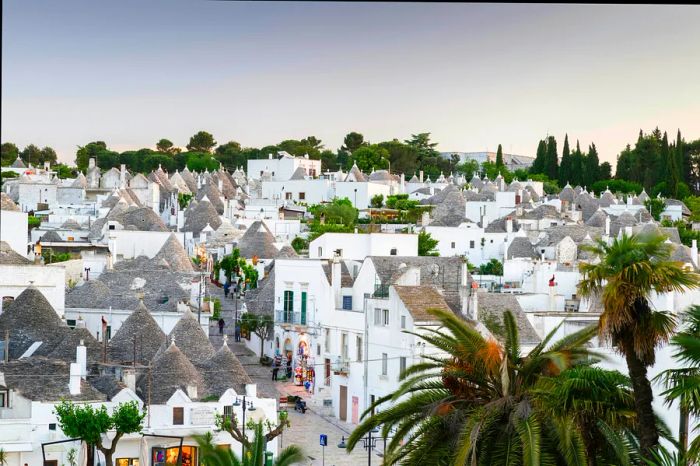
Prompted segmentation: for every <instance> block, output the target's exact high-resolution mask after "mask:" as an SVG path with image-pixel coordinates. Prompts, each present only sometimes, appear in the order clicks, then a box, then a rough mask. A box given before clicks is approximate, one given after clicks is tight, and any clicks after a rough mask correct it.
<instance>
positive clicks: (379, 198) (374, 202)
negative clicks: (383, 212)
mask: <svg viewBox="0 0 700 466" xmlns="http://www.w3.org/2000/svg"><path fill="white" fill-rule="evenodd" d="M370 205H371V206H372V207H374V208H375V209H380V208H381V207H382V206H383V205H384V195H383V194H377V195H376V196H372V199H371V200H370Z"/></svg>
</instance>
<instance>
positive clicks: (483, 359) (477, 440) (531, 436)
mask: <svg viewBox="0 0 700 466" xmlns="http://www.w3.org/2000/svg"><path fill="white" fill-rule="evenodd" d="M428 312H429V313H430V314H432V315H433V316H435V320H436V321H437V322H438V323H439V325H436V326H431V327H430V329H429V330H428V329H421V330H423V331H419V332H415V333H413V332H407V333H412V334H413V335H415V336H416V337H418V338H420V339H422V340H424V341H425V342H426V343H428V344H430V345H432V346H433V347H435V348H436V349H437V351H436V352H435V354H434V355H431V356H428V357H425V358H424V359H425V362H421V363H417V364H415V365H413V366H411V367H409V368H408V369H406V370H405V371H404V372H403V373H402V374H401V375H400V377H401V379H402V384H401V386H400V387H399V389H398V390H396V391H395V392H394V393H391V394H389V395H387V396H385V397H382V398H380V399H379V400H377V401H376V402H375V403H374V404H373V405H372V406H370V407H369V408H368V409H367V410H366V411H365V412H364V413H363V421H362V423H361V424H360V425H359V426H358V427H357V428H356V429H355V430H354V431H353V432H352V434H351V435H350V437H349V439H348V448H349V449H351V450H352V449H353V448H354V447H355V446H356V445H357V443H358V441H359V440H360V439H361V438H362V437H363V436H365V435H366V434H367V433H368V432H369V431H370V430H372V429H374V428H376V427H381V429H382V430H381V434H380V435H381V436H382V437H387V436H388V435H389V433H390V432H392V431H393V437H392V439H391V440H390V441H388V443H387V447H386V455H385V458H384V462H385V464H395V463H400V464H436V465H448V464H459V465H463V464H473V465H477V464H479V465H482V464H483V465H491V464H493V465H496V464H498V465H500V464H516V465H533V466H534V465H540V464H585V463H586V457H585V448H584V444H583V442H582V439H581V435H580V432H578V431H577V429H576V424H575V423H574V422H573V420H571V419H570V418H566V417H563V416H561V415H552V412H551V411H552V410H551V409H550V406H549V404H544V403H540V402H538V394H539V393H540V387H541V385H540V384H541V383H543V382H545V381H546V382H549V380H550V379H551V378H553V377H557V376H558V374H561V373H562V372H563V371H566V370H567V369H570V368H572V367H574V366H576V365H577V364H580V363H582V362H584V361H586V360H587V359H588V358H589V357H590V353H589V352H588V350H587V347H586V346H587V344H588V342H589V341H590V339H591V338H592V337H593V336H594V335H595V328H593V327H588V328H585V329H582V330H579V331H578V332H576V333H573V334H570V335H569V336H567V337H565V338H564V339H562V340H559V341H556V342H554V343H551V341H552V339H553V336H554V333H555V332H556V330H554V331H553V332H551V333H550V334H548V335H547V336H545V338H544V339H543V341H542V342H541V343H540V344H538V345H537V346H536V347H535V348H534V349H533V350H532V351H531V352H530V353H529V354H522V353H521V350H520V338H519V335H518V327H517V324H516V321H515V318H514V317H513V314H512V313H511V312H510V311H508V310H504V311H503V324H504V332H503V333H504V338H503V343H500V342H498V341H496V340H495V339H490V338H488V339H487V338H485V337H484V336H483V335H482V334H480V333H479V332H478V331H477V330H475V329H474V327H473V325H472V324H470V323H468V322H466V321H465V320H463V319H461V318H460V317H458V316H456V315H454V313H452V312H450V311H443V310H434V309H430V310H428ZM378 409H382V410H381V411H378Z"/></svg>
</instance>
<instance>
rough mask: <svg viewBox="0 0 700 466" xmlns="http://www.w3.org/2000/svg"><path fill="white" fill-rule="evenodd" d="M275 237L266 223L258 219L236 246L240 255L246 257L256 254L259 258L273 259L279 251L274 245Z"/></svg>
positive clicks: (249, 257)
mask: <svg viewBox="0 0 700 466" xmlns="http://www.w3.org/2000/svg"><path fill="white" fill-rule="evenodd" d="M274 243H275V237H274V236H273V234H272V232H271V231H270V229H269V228H267V225H265V223H263V222H262V221H260V220H257V221H255V222H253V223H252V224H251V225H250V227H248V229H247V230H246V232H245V234H244V235H243V236H242V237H241V240H240V241H239V242H238V245H237V246H236V247H237V248H238V249H239V250H240V253H241V257H245V258H247V259H251V258H253V256H257V257H259V258H261V259H274V258H275V257H277V255H278V254H279V251H278V250H277V248H276V247H275V245H274Z"/></svg>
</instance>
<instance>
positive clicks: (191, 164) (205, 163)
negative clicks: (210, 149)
mask: <svg viewBox="0 0 700 466" xmlns="http://www.w3.org/2000/svg"><path fill="white" fill-rule="evenodd" d="M182 155H183V156H184V157H185V160H187V168H188V169H189V170H190V171H197V172H203V171H204V170H209V171H213V170H217V169H218V168H219V161H218V160H216V159H215V158H214V157H212V156H211V154H208V153H206V152H183V153H182Z"/></svg>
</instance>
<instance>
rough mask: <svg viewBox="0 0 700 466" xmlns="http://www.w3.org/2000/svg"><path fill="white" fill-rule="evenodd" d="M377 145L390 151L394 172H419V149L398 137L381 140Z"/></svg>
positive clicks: (407, 173)
mask: <svg viewBox="0 0 700 466" xmlns="http://www.w3.org/2000/svg"><path fill="white" fill-rule="evenodd" d="M377 146H379V147H381V148H382V149H385V150H386V151H387V152H388V154H389V157H388V158H389V162H390V163H391V171H392V172H394V173H405V174H406V175H407V176H408V175H409V174H413V173H416V172H417V170H418V166H419V162H418V150H417V149H416V148H415V147H412V146H409V145H408V144H404V143H402V142H401V141H399V140H398V139H393V140H391V141H384V142H380V143H379V144H377Z"/></svg>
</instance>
